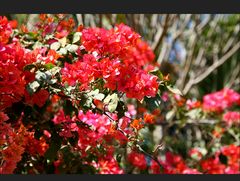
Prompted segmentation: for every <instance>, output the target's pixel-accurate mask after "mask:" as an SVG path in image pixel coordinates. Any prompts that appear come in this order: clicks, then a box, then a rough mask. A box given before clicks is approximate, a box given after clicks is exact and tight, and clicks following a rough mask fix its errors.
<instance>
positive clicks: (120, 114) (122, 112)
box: [116, 101, 127, 119]
mask: <svg viewBox="0 0 240 181" xmlns="http://www.w3.org/2000/svg"><path fill="white" fill-rule="evenodd" d="M116 111H117V116H118V119H120V118H122V117H123V116H124V115H125V112H126V111H127V108H126V106H125V104H124V102H123V101H119V102H118V105H117V108H116Z"/></svg>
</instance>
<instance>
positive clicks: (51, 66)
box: [44, 63, 55, 70]
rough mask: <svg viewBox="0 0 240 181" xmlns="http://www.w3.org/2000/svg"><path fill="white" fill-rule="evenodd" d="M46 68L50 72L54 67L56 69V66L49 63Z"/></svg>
mask: <svg viewBox="0 0 240 181" xmlns="http://www.w3.org/2000/svg"><path fill="white" fill-rule="evenodd" d="M44 67H45V68H46V69H47V70H50V69H52V68H53V67H55V65H54V64H52V63H47V64H45V65H44Z"/></svg>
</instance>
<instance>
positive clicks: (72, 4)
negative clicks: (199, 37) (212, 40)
mask: <svg viewBox="0 0 240 181" xmlns="http://www.w3.org/2000/svg"><path fill="white" fill-rule="evenodd" d="M0 12H1V13H240V0H4V1H3V0H1V4H0Z"/></svg>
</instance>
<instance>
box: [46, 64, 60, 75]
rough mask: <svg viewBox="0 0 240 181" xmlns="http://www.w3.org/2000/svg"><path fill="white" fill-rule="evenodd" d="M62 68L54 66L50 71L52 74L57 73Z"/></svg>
mask: <svg viewBox="0 0 240 181" xmlns="http://www.w3.org/2000/svg"><path fill="white" fill-rule="evenodd" d="M60 70H61V67H57V66H55V67H53V68H52V69H50V70H49V72H51V74H52V75H56V74H57V73H59V72H60Z"/></svg>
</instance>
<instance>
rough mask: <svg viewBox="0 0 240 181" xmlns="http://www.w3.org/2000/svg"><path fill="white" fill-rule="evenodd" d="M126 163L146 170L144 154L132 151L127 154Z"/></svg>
mask: <svg viewBox="0 0 240 181" xmlns="http://www.w3.org/2000/svg"><path fill="white" fill-rule="evenodd" d="M128 161H129V163H131V164H132V165H133V166H135V167H137V168H138V169H140V170H145V169H146V168H147V161H146V159H145V156H144V154H141V153H137V152H134V151H132V152H131V153H130V154H128Z"/></svg>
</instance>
